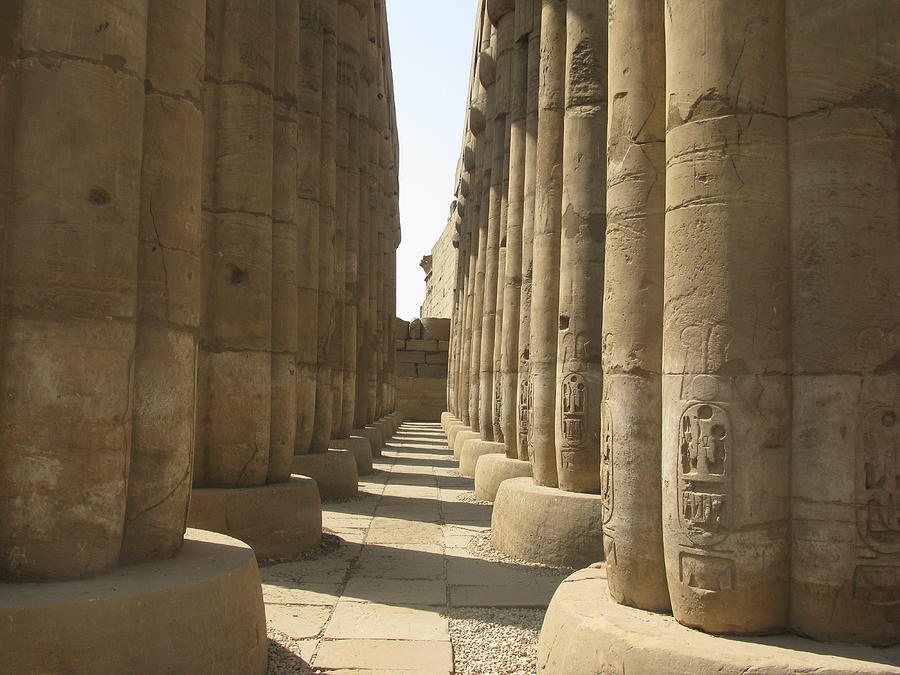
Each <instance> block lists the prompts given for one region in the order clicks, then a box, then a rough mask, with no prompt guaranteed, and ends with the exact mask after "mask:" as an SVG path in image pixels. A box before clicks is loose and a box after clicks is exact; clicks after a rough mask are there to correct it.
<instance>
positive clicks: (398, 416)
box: [386, 410, 404, 434]
mask: <svg viewBox="0 0 900 675" xmlns="http://www.w3.org/2000/svg"><path fill="white" fill-rule="evenodd" d="M386 419H389V420H390V421H391V424H393V425H394V433H395V434H396V433H397V430H398V429H399V428H400V425H401V424H403V419H404V418H403V413H402V412H400V411H399V410H395V411H394V412H392V413H391V414H390V415H387V416H386Z"/></svg>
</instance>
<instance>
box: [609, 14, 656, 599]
mask: <svg viewBox="0 0 900 675" xmlns="http://www.w3.org/2000/svg"><path fill="white" fill-rule="evenodd" d="M664 14H665V8H664V7H663V6H662V5H660V3H658V2H656V1H655V0H638V1H636V2H632V3H626V4H618V5H616V11H615V12H614V13H613V14H612V15H611V16H610V21H609V89H608V91H609V100H610V101H611V104H610V108H609V125H608V129H609V135H608V139H607V143H608V146H607V147H608V153H607V186H608V188H607V195H606V199H607V205H606V206H607V229H606V259H605V282H604V289H605V290H604V299H603V405H602V408H601V437H600V452H601V456H600V461H601V464H600V494H601V497H602V501H603V521H604V524H603V544H604V548H605V550H606V574H607V579H608V583H609V592H610V595H611V596H612V597H613V599H615V600H616V601H617V602H619V603H622V604H626V605H630V606H632V607H638V608H640V609H646V610H652V611H668V610H669V609H670V603H669V590H668V588H667V586H666V570H665V561H664V559H663V545H662V492H661V490H660V485H661V481H662V477H661V461H662V454H661V451H660V443H661V434H662V429H661V423H662V420H661V415H662V407H661V406H662V402H661V398H660V397H661V386H662V385H661V381H660V369H661V367H662V307H663V251H664V244H665V208H666V203H665V202H666V195H665V187H666V182H665V171H666V169H665V162H666V142H665V141H666V137H665V133H666V115H665V100H666V99H665V93H666V61H665V58H666V54H665V35H664V31H665V27H664V24H663V18H664ZM636 35H639V36H641V39H639V40H635V36H636Z"/></svg>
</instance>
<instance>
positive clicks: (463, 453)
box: [457, 437, 506, 478]
mask: <svg viewBox="0 0 900 675" xmlns="http://www.w3.org/2000/svg"><path fill="white" fill-rule="evenodd" d="M457 438H458V437H457ZM498 453H501V454H503V456H504V457H505V456H506V455H505V453H506V446H505V445H504V444H503V443H497V442H495V441H482V440H481V439H480V438H470V439H469V440H468V441H466V442H465V443H463V445H462V447H461V448H460V451H459V475H460V476H465V477H466V478H475V466H476V465H477V464H478V460H479V459H481V458H482V457H484V456H485V455H496V454H498Z"/></svg>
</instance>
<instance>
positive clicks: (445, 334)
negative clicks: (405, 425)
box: [394, 317, 450, 422]
mask: <svg viewBox="0 0 900 675" xmlns="http://www.w3.org/2000/svg"><path fill="white" fill-rule="evenodd" d="M394 325H395V334H396V336H397V337H396V341H395V354H396V359H397V397H398V404H397V407H398V409H400V410H402V411H403V415H404V417H405V418H406V419H409V420H415V421H422V422H436V421H438V420H439V419H440V417H441V413H442V412H443V411H444V409H445V408H446V402H447V364H448V362H449V350H450V319H442V318H436V317H427V318H420V319H413V320H412V321H410V322H407V321H403V320H402V319H395V320H394Z"/></svg>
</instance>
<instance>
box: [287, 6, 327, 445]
mask: <svg viewBox="0 0 900 675" xmlns="http://www.w3.org/2000/svg"><path fill="white" fill-rule="evenodd" d="M318 10H319V2H318V0H301V2H300V10H299V11H300V14H299V39H300V46H299V48H300V63H299V68H298V87H297V108H298V125H299V126H298V134H297V315H298V320H297V412H296V416H295V421H296V436H295V440H294V454H305V453H308V452H309V451H310V449H311V448H312V444H313V433H314V426H315V415H316V396H317V394H316V372H317V370H318V367H319V363H318V348H317V343H318V334H319V308H318V305H319V265H320V262H319V258H320V256H319V208H320V207H319V201H320V183H321V181H322V167H321V154H322V153H321V146H322V122H321V115H322V49H323V43H322V39H323V38H322V24H321V23H320V22H319V15H318V14H319V11H318Z"/></svg>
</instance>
